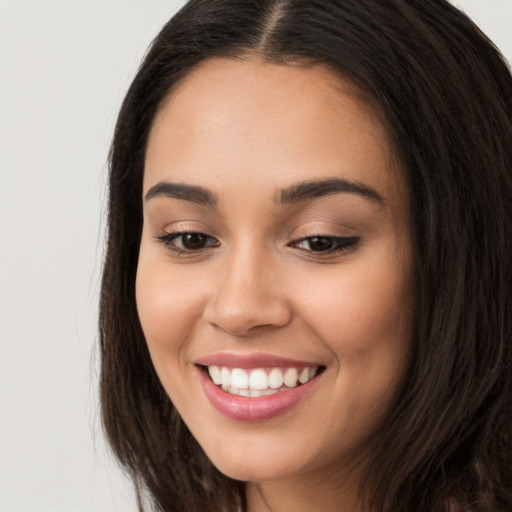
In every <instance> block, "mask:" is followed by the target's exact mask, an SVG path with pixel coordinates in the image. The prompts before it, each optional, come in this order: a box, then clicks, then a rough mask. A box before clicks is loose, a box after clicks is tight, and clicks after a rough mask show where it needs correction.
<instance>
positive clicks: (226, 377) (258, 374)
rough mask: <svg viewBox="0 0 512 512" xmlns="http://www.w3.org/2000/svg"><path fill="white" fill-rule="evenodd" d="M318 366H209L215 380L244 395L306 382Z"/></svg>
mask: <svg viewBox="0 0 512 512" xmlns="http://www.w3.org/2000/svg"><path fill="white" fill-rule="evenodd" d="M317 371H318V367H317V366H315V367H307V368H267V369H265V368H255V369H252V370H245V369H242V368H226V367H225V366H221V367H219V366H209V367H208V373H209V374H210V377H211V378H212V380H213V382H214V383H215V384H217V385H218V386H221V387H222V389H223V390H224V391H227V392H229V393H232V394H236V395H243V396H261V395H267V394H272V393H277V391H284V390H286V389H290V388H294V387H297V386H299V385H300V384H305V383H306V382H308V381H309V380H311V379H312V378H313V377H314V376H315V375H316V373H317Z"/></svg>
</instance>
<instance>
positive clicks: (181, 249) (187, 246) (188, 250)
mask: <svg viewBox="0 0 512 512" xmlns="http://www.w3.org/2000/svg"><path fill="white" fill-rule="evenodd" d="M156 239H157V240H158V241H159V242H161V243H163V244H164V245H165V246H166V247H167V249H168V250H169V251H171V252H172V253H174V254H176V255H182V254H183V255H184V254H193V253H200V252H201V251H202V250H203V249H209V248H210V247H218V246H219V241H218V240H216V239H215V238H213V237H211V236H209V235H206V234H204V233H197V232H193V231H190V232H182V233H166V234H164V235H156Z"/></svg>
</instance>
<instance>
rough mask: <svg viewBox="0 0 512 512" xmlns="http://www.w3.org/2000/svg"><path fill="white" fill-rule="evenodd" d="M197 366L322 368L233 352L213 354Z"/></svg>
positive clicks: (260, 354) (281, 359) (288, 360)
mask: <svg viewBox="0 0 512 512" xmlns="http://www.w3.org/2000/svg"><path fill="white" fill-rule="evenodd" d="M196 364H199V365H202V366H226V367H227V368H245V369H249V368H269V367H278V368H290V367H293V368H305V367H315V366H321V365H319V364H318V363H311V362H306V361H296V360H293V359H286V358H284V357H280V356H276V355H273V354H264V353H258V354H236V353H232V352H222V353H218V354H212V355H210V356H206V357H202V358H201V359H199V360H198V361H196Z"/></svg>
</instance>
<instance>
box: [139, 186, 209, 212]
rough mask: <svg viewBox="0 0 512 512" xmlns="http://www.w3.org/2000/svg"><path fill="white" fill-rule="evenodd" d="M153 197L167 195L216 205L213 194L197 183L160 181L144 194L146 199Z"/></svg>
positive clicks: (203, 204) (202, 203) (207, 204)
mask: <svg viewBox="0 0 512 512" xmlns="http://www.w3.org/2000/svg"><path fill="white" fill-rule="evenodd" d="M154 197H169V198H172V199H183V200H184V201H190V202H192V203H196V204H199V205H202V206H217V203H218V201H217V198H216V197H215V194H213V193H212V192H210V191H209V190H208V189H206V188H204V187H199V186H197V185H186V184H184V183H169V182H168V181H162V182H160V183H157V184H156V185H153V186H152V187H151V188H150V189H149V190H148V193H147V194H146V197H145V199H146V201H148V200H149V199H153V198H154Z"/></svg>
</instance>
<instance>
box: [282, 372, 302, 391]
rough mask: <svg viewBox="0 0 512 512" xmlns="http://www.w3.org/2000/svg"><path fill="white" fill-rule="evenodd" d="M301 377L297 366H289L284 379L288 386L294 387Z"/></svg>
mask: <svg viewBox="0 0 512 512" xmlns="http://www.w3.org/2000/svg"><path fill="white" fill-rule="evenodd" d="M298 378H299V372H298V371H297V369H296V368H288V370H286V373H285V374H284V377H283V381H284V383H285V385H286V386H288V387H289V388H292V387H294V386H296V385H297V379H298Z"/></svg>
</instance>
